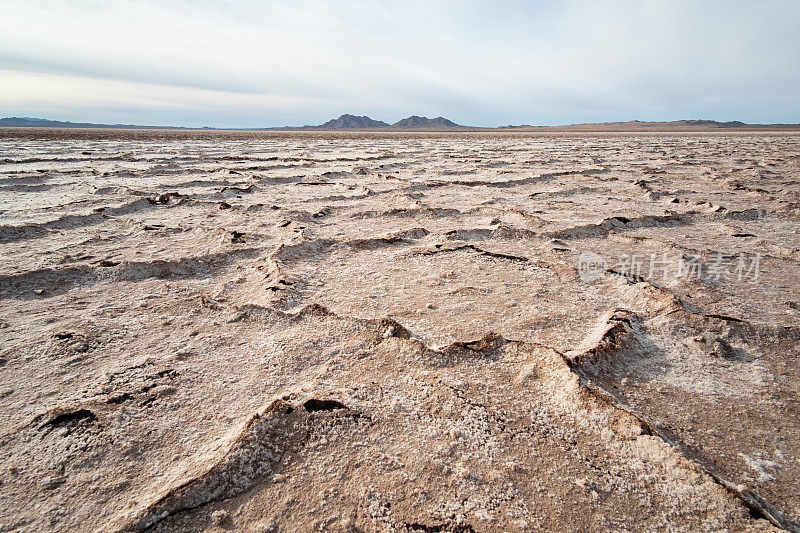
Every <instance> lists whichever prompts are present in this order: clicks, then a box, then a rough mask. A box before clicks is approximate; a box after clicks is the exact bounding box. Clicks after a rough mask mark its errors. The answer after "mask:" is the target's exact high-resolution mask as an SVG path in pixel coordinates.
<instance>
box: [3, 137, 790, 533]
mask: <svg viewBox="0 0 800 533" xmlns="http://www.w3.org/2000/svg"><path fill="white" fill-rule="evenodd" d="M798 141H800V136H799V135H798V134H797V132H796V131H770V130H763V131H728V130H724V131H721V130H713V131H694V132H680V131H662V132H650V131H629V132H627V133H626V132H595V133H591V132H582V131H577V132H558V131H556V132H552V131H551V132H535V131H486V132H460V131H441V132H436V131H427V132H398V131H379V132H369V131H361V132H358V131H355V132H341V131H290V132H278V131H274V132H264V131H261V132H254V131H232V132H225V131H195V130H187V131H165V130H125V131H123V130H106V129H92V130H87V129H75V130H64V129H49V128H35V129H13V128H9V129H0V199H2V201H1V202H0V206H2V208H0V243H2V248H1V250H2V252H0V253H1V254H2V255H1V257H2V261H0V419H1V422H0V427H2V435H1V436H0V530H2V531H43V530H60V531H227V530H242V531H262V532H267V531H460V532H467V531H528V530H563V531H587V530H616V531H619V530H665V529H668V530H680V531H697V530H714V531H717V530H739V531H742V530H747V531H770V530H781V529H783V530H790V531H798V530H800V496H799V495H798V491H797V488H798V485H797V480H798V478H799V477H800V431H798V429H799V427H800V405H799V404H798V402H800V363H799V362H798V361H799V359H798V355H799V354H798V341H800V329H798V327H799V326H800V284H798V280H799V276H800V271H799V270H798V261H799V260H800V237H798V235H800V182H798V173H799V172H800V148H799V147H800V143H799V142H798Z"/></svg>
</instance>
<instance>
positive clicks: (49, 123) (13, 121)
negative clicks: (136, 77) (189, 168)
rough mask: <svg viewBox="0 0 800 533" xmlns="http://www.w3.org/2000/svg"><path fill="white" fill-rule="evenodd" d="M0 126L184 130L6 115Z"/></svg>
mask: <svg viewBox="0 0 800 533" xmlns="http://www.w3.org/2000/svg"><path fill="white" fill-rule="evenodd" d="M0 127H7V128H115V129H126V130H132V129H144V130H154V129H159V130H160V129H164V130H182V129H187V128H181V127H177V126H135V125H133V124H92V123H91V122H63V121H60V120H49V119H46V118H33V117H6V118H0Z"/></svg>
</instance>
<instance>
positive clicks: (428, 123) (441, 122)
mask: <svg viewBox="0 0 800 533" xmlns="http://www.w3.org/2000/svg"><path fill="white" fill-rule="evenodd" d="M392 127H393V128H413V129H445V128H463V127H464V126H459V125H458V124H456V123H455V122H453V121H451V120H447V119H446V118H444V117H436V118H428V117H419V116H417V115H411V116H410V117H408V118H404V119H403V120H399V121H397V122H395V123H394V124H392Z"/></svg>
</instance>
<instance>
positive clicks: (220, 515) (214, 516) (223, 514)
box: [211, 509, 228, 525]
mask: <svg viewBox="0 0 800 533" xmlns="http://www.w3.org/2000/svg"><path fill="white" fill-rule="evenodd" d="M227 520H228V511H226V510H224V509H219V510H217V511H214V512H213V513H211V521H212V522H213V523H214V524H216V525H221V524H224V523H225V521H227Z"/></svg>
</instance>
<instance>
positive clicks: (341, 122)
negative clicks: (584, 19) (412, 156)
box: [0, 115, 800, 132]
mask: <svg viewBox="0 0 800 533" xmlns="http://www.w3.org/2000/svg"><path fill="white" fill-rule="evenodd" d="M3 127H5V128H73V129H78V128H85V129H103V128H107V129H129V130H137V129H140V130H226V129H227V130H239V131H267V130H272V131H297V130H378V131H380V130H383V131H397V130H405V131H413V130H427V131H436V130H439V131H447V130H462V131H463V130H476V131H491V130H492V129H495V130H502V131H518V132H525V131H532V132H536V131H553V132H559V131H575V132H626V131H629V132H648V131H650V132H658V131H686V132H692V131H716V130H722V129H725V130H739V131H758V130H792V131H795V130H798V129H800V124H746V123H744V122H740V121H738V120H734V121H730V122H718V121H716V120H698V119H695V120H673V121H671V122H645V121H641V120H630V121H628V122H599V123H590V124H569V125H563V126H530V125H527V124H525V125H522V126H511V125H510V126H500V127H498V128H483V127H480V128H478V127H471V126H460V125H458V124H456V123H455V122H453V121H451V120H447V119H446V118H444V117H436V118H427V117H420V116H417V115H412V116H410V117H408V118H404V119H403V120H399V121H397V122H395V123H394V124H387V123H386V122H383V121H380V120H373V119H371V118H369V117H366V116H356V115H342V116H340V117H339V118H335V119H333V120H329V121H328V122H326V123H325V124H322V125H320V126H302V127H299V128H298V127H291V126H283V127H272V128H209V127H204V128H186V127H182V126H136V125H132V124H93V123H90V122H62V121H58V120H49V119H46V118H34V117H6V118H0V128H3Z"/></svg>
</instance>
